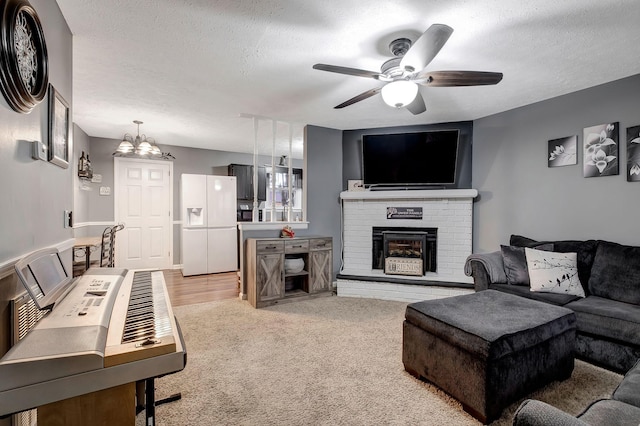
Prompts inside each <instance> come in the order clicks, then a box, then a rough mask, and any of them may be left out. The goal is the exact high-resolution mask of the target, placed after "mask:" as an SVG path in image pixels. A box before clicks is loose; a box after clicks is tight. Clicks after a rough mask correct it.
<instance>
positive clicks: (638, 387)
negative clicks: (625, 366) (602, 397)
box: [612, 360, 640, 408]
mask: <svg viewBox="0 0 640 426" xmlns="http://www.w3.org/2000/svg"><path fill="white" fill-rule="evenodd" d="M612 398H613V399H616V400H618V401H622V402H626V403H627V404H631V405H634V406H636V407H639V408H640V360H638V362H636V365H634V366H633V367H631V369H630V370H629V371H628V372H627V374H625V375H624V379H622V382H620V384H619V385H618V387H617V388H616V390H615V391H614V392H613V396H612Z"/></svg>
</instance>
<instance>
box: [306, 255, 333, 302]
mask: <svg viewBox="0 0 640 426" xmlns="http://www.w3.org/2000/svg"><path fill="white" fill-rule="evenodd" d="M309 257H310V258H311V261H310V263H311V266H310V271H309V273H310V277H309V278H310V281H311V282H310V285H309V293H318V292H321V291H328V290H329V289H330V288H331V278H332V277H331V275H332V273H331V270H332V265H331V263H332V259H331V257H332V256H331V250H318V251H312V252H311V253H310V255H309Z"/></svg>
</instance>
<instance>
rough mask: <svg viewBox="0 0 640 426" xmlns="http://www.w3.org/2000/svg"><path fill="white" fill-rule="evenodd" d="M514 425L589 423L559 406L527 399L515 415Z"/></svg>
mask: <svg viewBox="0 0 640 426" xmlns="http://www.w3.org/2000/svg"><path fill="white" fill-rule="evenodd" d="M513 425H514V426H548V425H554V426H587V423H585V422H583V421H582V420H580V419H578V418H577V417H574V416H572V415H571V414H569V413H566V412H564V411H562V410H560V409H559V408H556V407H554V406H552V405H549V404H547V403H546V402H542V401H536V400H535V399H527V400H525V401H524V402H523V403H522V404H520V406H519V407H518V409H517V410H516V412H515V414H514V415H513Z"/></svg>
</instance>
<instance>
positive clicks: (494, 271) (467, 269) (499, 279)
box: [464, 251, 507, 291]
mask: <svg viewBox="0 0 640 426" xmlns="http://www.w3.org/2000/svg"><path fill="white" fill-rule="evenodd" d="M464 273H465V274H466V275H467V276H470V277H473V283H474V287H475V290H476V291H481V290H486V289H487V288H489V284H493V283H506V282H507V276H506V275H505V273H504V263H503V262H502V252H500V251H494V252H491V253H481V254H472V255H470V256H469V257H467V261H466V262H465V265H464Z"/></svg>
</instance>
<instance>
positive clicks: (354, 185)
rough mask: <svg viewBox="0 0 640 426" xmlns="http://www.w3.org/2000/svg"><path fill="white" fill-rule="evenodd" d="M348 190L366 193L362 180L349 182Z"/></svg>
mask: <svg viewBox="0 0 640 426" xmlns="http://www.w3.org/2000/svg"><path fill="white" fill-rule="evenodd" d="M348 190H349V191H364V184H363V183H362V181H361V180H360V179H358V180H349V181H348Z"/></svg>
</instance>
